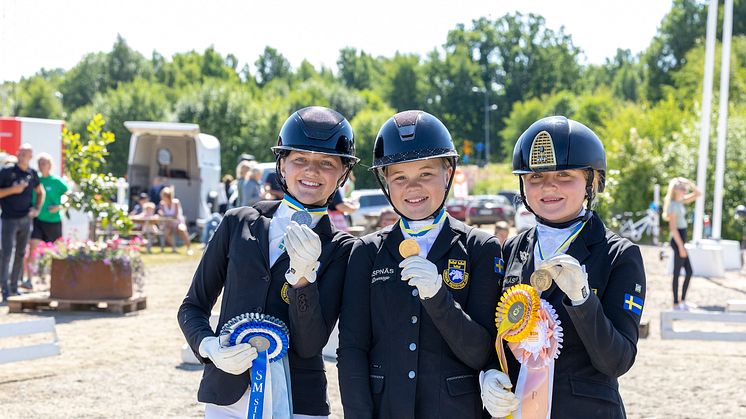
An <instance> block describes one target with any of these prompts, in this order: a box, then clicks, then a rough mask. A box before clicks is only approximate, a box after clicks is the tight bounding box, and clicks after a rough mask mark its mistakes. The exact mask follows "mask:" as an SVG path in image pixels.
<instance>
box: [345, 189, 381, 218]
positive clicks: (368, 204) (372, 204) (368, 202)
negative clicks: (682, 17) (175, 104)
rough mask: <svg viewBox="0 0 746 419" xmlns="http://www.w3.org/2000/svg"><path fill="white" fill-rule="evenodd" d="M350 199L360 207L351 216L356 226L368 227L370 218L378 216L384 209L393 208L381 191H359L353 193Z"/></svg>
mask: <svg viewBox="0 0 746 419" xmlns="http://www.w3.org/2000/svg"><path fill="white" fill-rule="evenodd" d="M350 198H351V199H352V200H353V201H356V202H357V203H358V205H360V207H359V208H358V209H357V210H356V211H355V212H353V213H351V214H350V218H351V219H352V225H354V226H363V227H365V226H367V225H368V220H370V218H372V217H376V216H378V215H379V214H380V213H381V210H383V209H384V208H388V207H391V204H389V200H388V199H386V195H384V194H383V192H381V190H380V189H358V190H355V191H352V194H350ZM366 216H367V217H366Z"/></svg>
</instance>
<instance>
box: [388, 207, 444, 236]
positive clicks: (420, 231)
mask: <svg viewBox="0 0 746 419" xmlns="http://www.w3.org/2000/svg"><path fill="white" fill-rule="evenodd" d="M447 214H448V213H447V212H446V209H445V208H441V209H440V212H438V214H437V215H436V216H435V219H434V220H433V223H432V224H430V225H426V226H425V227H422V228H416V229H415V228H410V227H409V223H408V222H407V220H405V219H404V217H402V218H401V219H400V220H399V226H400V227H401V229H402V231H404V232H406V233H407V234H409V235H410V236H411V237H420V236H424V235H425V234H427V232H428V231H430V230H432V229H434V228H436V227H438V225H439V224H442V223H443V222H444V221H445V220H446V215H447Z"/></svg>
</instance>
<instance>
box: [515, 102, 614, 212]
mask: <svg viewBox="0 0 746 419" xmlns="http://www.w3.org/2000/svg"><path fill="white" fill-rule="evenodd" d="M573 169H581V170H586V171H588V176H587V178H586V179H587V180H586V186H585V191H586V192H585V193H586V196H585V197H586V199H587V200H588V206H587V209H588V211H586V215H585V217H584V218H586V219H587V218H588V217H590V213H591V211H590V210H591V203H592V202H593V198H595V192H594V191H593V177H594V171H597V172H598V173H599V176H600V178H599V179H598V192H603V190H604V186H605V183H606V152H605V151H604V145H603V144H602V143H601V140H599V138H598V136H597V135H596V134H595V133H593V131H591V130H590V128H588V127H586V126H585V125H583V124H581V123H580V122H577V121H573V120H572V119H567V118H566V117H564V116H550V117H546V118H543V119H540V120H538V121H536V122H534V123H533V124H531V126H530V127H528V129H527V130H526V131H524V132H523V134H521V136H520V137H519V138H518V141H517V142H516V144H515V148H514V149H513V174H515V175H519V183H520V188H521V200H522V201H523V204H524V205H525V206H526V209H528V210H529V211H531V212H532V213H534V215H536V218H537V219H538V220H539V221H541V222H542V223H543V224H546V225H550V226H558V224H557V223H552V222H551V221H548V220H545V219H543V218H542V217H540V216H539V215H538V214H536V213H535V212H534V211H533V210H532V209H531V207H529V205H528V202H527V201H526V194H525V193H524V189H523V178H522V177H520V175H523V174H526V173H535V172H554V171H558V170H573ZM575 221H577V220H572V221H570V222H569V223H570V224H571V223H574V222H575ZM562 224H563V225H564V224H568V223H562Z"/></svg>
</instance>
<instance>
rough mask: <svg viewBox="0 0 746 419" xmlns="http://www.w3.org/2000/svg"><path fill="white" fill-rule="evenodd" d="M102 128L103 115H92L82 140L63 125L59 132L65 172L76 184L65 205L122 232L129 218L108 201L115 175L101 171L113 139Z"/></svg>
mask: <svg viewBox="0 0 746 419" xmlns="http://www.w3.org/2000/svg"><path fill="white" fill-rule="evenodd" d="M103 127H104V119H103V117H102V116H101V114H96V115H95V116H94V117H93V119H92V120H91V122H90V123H89V124H88V126H87V129H86V131H87V135H86V138H85V139H81V138H80V134H76V133H74V132H72V131H69V130H67V128H65V129H64V130H63V132H62V144H63V147H64V149H65V172H66V173H67V176H68V178H69V179H70V180H72V181H73V182H74V183H75V185H77V188H76V189H73V191H72V192H71V193H70V200H69V201H68V203H67V204H66V205H67V206H68V207H70V208H74V209H77V210H79V211H82V212H84V213H90V214H91V215H92V217H93V220H94V222H95V221H96V220H100V222H101V226H102V227H103V228H108V227H109V226H111V227H112V228H114V229H115V230H117V231H119V232H120V233H123V234H126V233H128V232H129V231H130V229H131V228H132V221H130V219H129V217H128V216H127V212H126V211H124V210H123V209H121V208H119V207H117V205H116V203H114V202H112V200H111V197H113V196H116V193H117V185H116V178H115V177H114V176H112V175H111V174H110V173H109V174H103V173H101V171H102V170H103V169H104V167H105V166H106V158H107V157H108V156H109V152H108V150H107V147H108V146H110V145H111V144H113V143H114V141H115V137H114V134H113V133H111V132H109V131H104V130H103ZM95 231H96V229H95V228H91V235H92V238H93V240H95V239H96V232H95Z"/></svg>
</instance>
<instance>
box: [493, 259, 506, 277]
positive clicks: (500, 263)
mask: <svg viewBox="0 0 746 419" xmlns="http://www.w3.org/2000/svg"><path fill="white" fill-rule="evenodd" d="M495 273H496V274H500V275H505V261H504V260H502V259H501V258H498V257H496V258H495Z"/></svg>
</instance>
